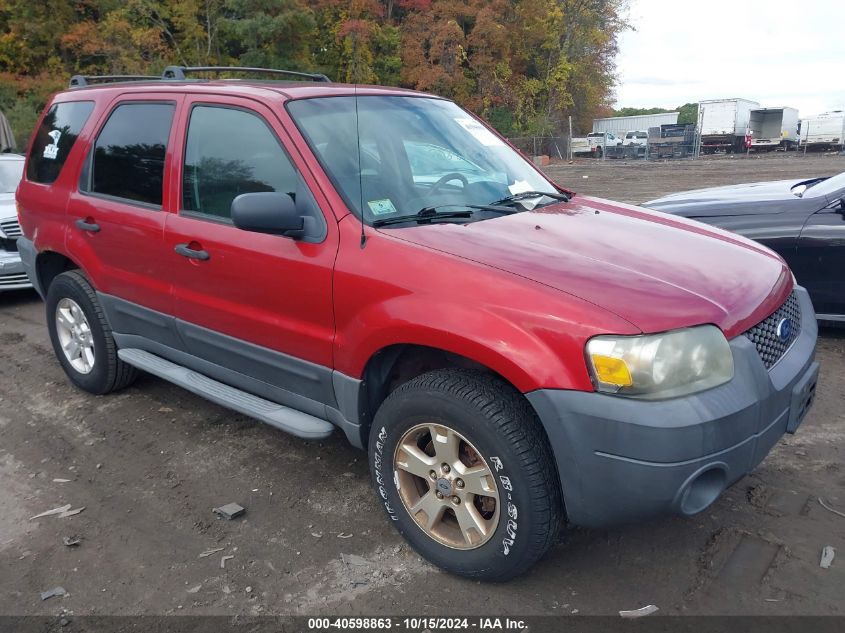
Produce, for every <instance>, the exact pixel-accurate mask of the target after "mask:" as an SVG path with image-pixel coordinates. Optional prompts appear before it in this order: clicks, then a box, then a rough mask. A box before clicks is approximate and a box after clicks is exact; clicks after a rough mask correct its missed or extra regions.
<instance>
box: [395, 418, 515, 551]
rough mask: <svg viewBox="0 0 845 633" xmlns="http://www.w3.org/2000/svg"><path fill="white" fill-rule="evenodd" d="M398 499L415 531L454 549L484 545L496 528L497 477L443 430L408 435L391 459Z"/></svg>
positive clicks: (419, 429)
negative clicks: (419, 531) (409, 516)
mask: <svg viewBox="0 0 845 633" xmlns="http://www.w3.org/2000/svg"><path fill="white" fill-rule="evenodd" d="M393 471H394V477H395V478H396V481H395V483H396V487H397V489H398V491H399V497H400V498H401V499H402V503H403V504H404V506H405V509H406V510H407V511H408V514H410V515H411V517H413V519H414V521H416V522H417V525H419V526H420V528H421V529H422V530H423V531H424V532H425V533H426V534H428V535H429V536H430V537H431V538H433V539H434V540H436V541H437V542H438V543H441V544H443V545H446V546H447V547H451V548H453V549H475V548H476V547H481V546H482V545H484V544H485V543H486V542H487V541H488V540H490V537H492V536H493V533H494V532H495V531H496V526H497V525H498V524H499V505H500V504H499V490H498V487H497V486H496V477H495V475H494V474H493V471H492V470H490V467H489V466H488V465H487V462H486V461H485V460H484V458H483V457H482V456H481V453H479V452H478V450H477V449H476V448H475V447H474V446H473V445H472V444H470V443H469V442H468V441H467V439H466V438H465V437H463V436H462V435H461V434H460V433H458V432H457V431H455V430H453V429H450V428H449V427H447V426H443V425H442V424H433V423H431V424H420V425H417V426H415V427H413V428H412V429H410V430H408V431H407V432H406V433H405V435H403V436H402V439H401V440H399V444H398V445H397V446H396V452H395V454H394V457H393Z"/></svg>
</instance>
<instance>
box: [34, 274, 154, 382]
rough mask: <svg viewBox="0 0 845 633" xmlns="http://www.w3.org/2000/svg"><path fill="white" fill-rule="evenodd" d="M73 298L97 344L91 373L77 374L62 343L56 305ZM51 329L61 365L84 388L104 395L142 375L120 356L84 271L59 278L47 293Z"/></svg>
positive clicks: (48, 324)
mask: <svg viewBox="0 0 845 633" xmlns="http://www.w3.org/2000/svg"><path fill="white" fill-rule="evenodd" d="M65 298H67V299H71V300H73V301H74V302H76V304H77V305H78V306H79V307H80V308H81V309H82V312H83V313H84V314H85V318H86V320H87V321H88V325H89V327H90V329H91V335H92V338H93V342H94V364H93V367H92V369H91V371H90V372H89V373H82V372H80V371H77V370H76V369H75V368H74V367H73V365H72V364H71V363H70V361H69V360H68V358H67V357H66V355H65V353H64V351H63V350H62V347H61V344H60V342H59V335H58V331H57V325H56V306H57V305H58V304H59V302H60V301H61V300H62V299H65ZM46 303H47V329H48V330H49V332H50V342H51V343H52V344H53V351H54V352H55V354H56V358H58V359H59V363H60V364H61V365H62V368H63V369H64V370H65V373H66V374H67V376H68V378H70V380H71V382H73V384H75V385H76V386H77V387H79V388H80V389H83V390H85V391H88V392H90V393H93V394H97V395H102V394H106V393H110V392H112V391H117V390H118V389H123V388H124V387H127V386H128V385H130V384H131V383H132V382H133V381H134V380H135V378H136V377H137V376H138V372H137V370H136V369H135V368H134V367H132V366H131V365H127V364H126V363H124V362H123V361H122V360H120V359H119V358H118V357H117V345H116V344H115V342H114V338H113V337H112V333H111V328H110V327H109V325H108V323H107V322H106V317H105V314H103V309H102V307H101V306H100V302H99V301H98V300H97V294H96V292H94V288H92V287H91V284H90V283H89V282H88V280H87V279H86V278H85V275H83V274H82V273H81V272H79V271H77V270H70V271H67V272H64V273H62V274H61V275H58V276H57V277H56V278H55V279H54V280H53V282H52V283H51V284H50V287H49V289H48V290H47V301H46Z"/></svg>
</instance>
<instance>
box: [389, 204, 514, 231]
mask: <svg viewBox="0 0 845 633" xmlns="http://www.w3.org/2000/svg"><path fill="white" fill-rule="evenodd" d="M443 207H464V208H465V209H466V210H464V211H438V209H442V208H443ZM474 210H481V211H496V212H497V213H518V211H517V210H516V209H514V208H513V207H505V206H500V205H496V204H440V205H437V206H436V207H423V208H422V209H420V210H419V211H417V212H416V213H413V214H411V215H397V216H394V217H392V218H382V219H380V220H374V221H373V226H374V227H375V228H378V227H380V226H387V225H388V224H402V223H404V222H416V223H417V224H428V223H430V222H431V221H432V220H451V219H454V218H468V217H470V216H471V215H472V212H473V211H474Z"/></svg>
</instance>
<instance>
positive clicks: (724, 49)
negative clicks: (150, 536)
mask: <svg viewBox="0 0 845 633" xmlns="http://www.w3.org/2000/svg"><path fill="white" fill-rule="evenodd" d="M629 22H630V23H631V25H632V26H633V28H634V29H635V30H631V31H627V32H625V33H624V34H623V35H622V37H621V38H620V41H619V56H618V58H617V69H618V77H619V84H618V86H617V88H616V107H617V108H621V107H626V106H628V107H642V108H646V107H661V108H675V107H677V106H679V105H682V104H684V103H688V102H698V101H701V100H703V99H721V98H730V97H742V98H745V99H751V100H752V101H757V102H759V103H760V105H761V106H763V107H773V106H791V107H794V108H798V111H799V116H811V115H814V114H819V113H821V112H827V111H829V110H840V109H841V110H845V0H803V1H802V2H795V1H794V0H793V1H789V2H786V1H783V0H704V1H702V2H695V3H693V2H690V0H630V9H629Z"/></svg>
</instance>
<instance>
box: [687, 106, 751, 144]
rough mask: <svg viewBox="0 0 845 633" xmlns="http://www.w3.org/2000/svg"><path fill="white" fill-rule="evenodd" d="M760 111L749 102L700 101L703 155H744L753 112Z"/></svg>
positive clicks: (699, 114) (699, 113)
mask: <svg viewBox="0 0 845 633" xmlns="http://www.w3.org/2000/svg"><path fill="white" fill-rule="evenodd" d="M759 107H760V104H759V103H757V102H756V101H751V100H749V99H710V100H707V101H700V102H699V104H698V116H699V121H700V123H701V152H702V153H704V154H712V153H714V152H717V151H725V152H728V153H730V152H740V151H742V150H743V149H744V148H745V134H746V133H747V132H748V131H749V129H750V128H749V125H750V123H751V111H752V110H754V109H757V108H759Z"/></svg>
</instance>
